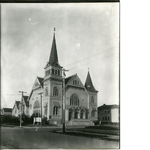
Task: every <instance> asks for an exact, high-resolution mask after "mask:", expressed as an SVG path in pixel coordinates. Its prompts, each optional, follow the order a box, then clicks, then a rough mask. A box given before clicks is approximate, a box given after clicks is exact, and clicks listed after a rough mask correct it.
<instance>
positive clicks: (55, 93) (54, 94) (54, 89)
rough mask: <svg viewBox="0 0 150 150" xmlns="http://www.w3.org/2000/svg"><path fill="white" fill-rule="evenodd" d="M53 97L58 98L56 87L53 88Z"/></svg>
mask: <svg viewBox="0 0 150 150" xmlns="http://www.w3.org/2000/svg"><path fill="white" fill-rule="evenodd" d="M53 96H58V88H57V87H56V86H55V87H54V88H53Z"/></svg>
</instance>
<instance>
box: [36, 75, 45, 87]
mask: <svg viewBox="0 0 150 150" xmlns="http://www.w3.org/2000/svg"><path fill="white" fill-rule="evenodd" d="M37 78H38V80H39V82H40V84H41V86H42V87H43V80H44V78H41V77H37Z"/></svg>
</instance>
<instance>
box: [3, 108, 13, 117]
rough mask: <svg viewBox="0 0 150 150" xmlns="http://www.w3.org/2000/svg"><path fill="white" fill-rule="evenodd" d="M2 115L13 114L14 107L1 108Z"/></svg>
mask: <svg viewBox="0 0 150 150" xmlns="http://www.w3.org/2000/svg"><path fill="white" fill-rule="evenodd" d="M1 116H12V108H3V109H1Z"/></svg>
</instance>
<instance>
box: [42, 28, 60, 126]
mask: <svg viewBox="0 0 150 150" xmlns="http://www.w3.org/2000/svg"><path fill="white" fill-rule="evenodd" d="M62 68H63V67H62V66H60V64H59V61H58V55H57V46H56V39H55V28H54V35H53V41H52V47H51V52H50V56H49V61H48V62H47V64H46V66H45V68H44V69H45V76H44V81H43V82H44V92H43V107H44V108H43V110H44V112H43V114H44V116H45V117H46V118H47V120H49V123H52V124H59V123H60V122H61V115H62V110H61V109H62Z"/></svg>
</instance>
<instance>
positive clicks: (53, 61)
mask: <svg viewBox="0 0 150 150" xmlns="http://www.w3.org/2000/svg"><path fill="white" fill-rule="evenodd" d="M49 64H50V65H52V66H55V65H56V66H60V65H59V62H58V55H57V47H56V39H55V28H54V35H53V42H52V47H51V53H50V57H49ZM60 67H61V66H60Z"/></svg>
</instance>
